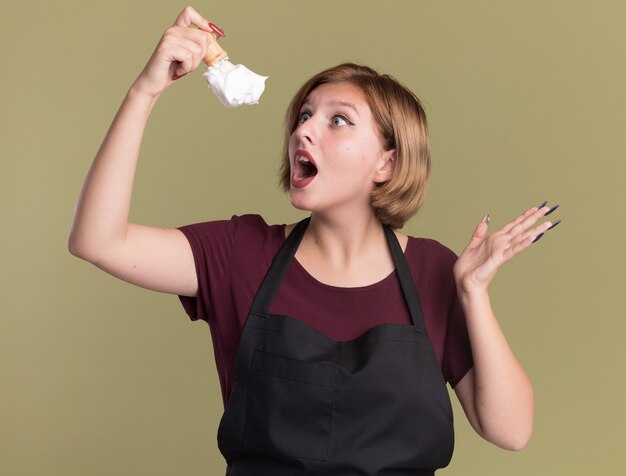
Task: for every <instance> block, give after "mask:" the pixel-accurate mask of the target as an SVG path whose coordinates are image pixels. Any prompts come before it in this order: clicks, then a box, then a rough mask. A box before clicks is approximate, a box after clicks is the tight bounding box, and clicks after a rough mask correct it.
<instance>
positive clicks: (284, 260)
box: [251, 217, 311, 314]
mask: <svg viewBox="0 0 626 476" xmlns="http://www.w3.org/2000/svg"><path fill="white" fill-rule="evenodd" d="M309 221H311V217H307V218H305V219H304V220H302V221H300V222H299V223H298V224H297V225H296V226H295V227H294V229H293V230H291V233H290V234H289V236H288V237H287V240H286V241H285V242H284V243H283V245H282V246H281V247H280V250H278V253H277V254H276V256H274V260H273V261H272V265H271V266H270V269H269V271H268V272H267V274H266V275H265V278H264V279H263V282H262V283H261V286H260V287H259V289H258V291H257V293H256V295H255V296H254V301H252V308H251V310H252V311H256V312H258V313H261V314H268V313H269V310H270V306H271V304H272V301H273V300H274V295H275V294H276V291H278V286H279V285H280V283H281V282H282V280H283V278H284V276H285V273H286V272H287V269H288V268H289V264H290V263H291V259H292V258H293V257H294V255H295V254H296V251H297V249H298V246H300V242H301V241H302V237H303V236H304V232H305V230H306V227H307V226H308V225H309Z"/></svg>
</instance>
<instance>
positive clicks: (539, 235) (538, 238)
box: [531, 233, 543, 245]
mask: <svg viewBox="0 0 626 476" xmlns="http://www.w3.org/2000/svg"><path fill="white" fill-rule="evenodd" d="M542 236H543V233H540V234H538V235H537V237H536V238H535V239H534V240H533V243H534V242H535V241H539V240H540V239H541V237H542ZM531 245H532V243H531Z"/></svg>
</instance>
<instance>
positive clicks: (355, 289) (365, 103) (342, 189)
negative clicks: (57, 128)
mask: <svg viewBox="0 0 626 476" xmlns="http://www.w3.org/2000/svg"><path fill="white" fill-rule="evenodd" d="M208 23H209V22H208V20H206V19H205V18H203V17H202V16H201V15H200V14H199V13H198V12H196V11H195V10H194V9H193V8H191V7H186V8H185V9H184V10H183V11H182V13H181V14H180V15H179V16H178V18H177V20H176V22H175V24H174V26H172V27H171V28H169V29H168V30H167V31H166V32H165V34H164V35H163V37H162V38H161V40H160V42H159V44H158V45H157V48H156V49H155V52H154V54H153V55H152V57H151V58H150V60H149V61H148V63H147V65H146V67H145V68H144V70H143V71H142V72H141V74H140V75H139V76H138V78H137V79H136V80H135V82H134V83H133V85H132V86H131V88H130V89H129V91H128V94H127V95H126V97H125V99H124V101H123V103H122V105H121V107H120V110H119V111H118V113H117V115H116V117H115V119H114V121H113V123H112V125H111V127H110V129H109V131H108V134H107V136H106V137H105V139H104V141H103V144H102V146H101V147H100V150H99V151H98V153H97V155H96V158H95V160H94V163H93V165H92V167H91V169H90V171H89V174H88V176H87V178H86V181H85V184H84V187H83V190H82V192H81V196H80V197H79V201H78V204H77V208H76V212H75V216H74V220H73V226H72V231H71V234H70V238H69V249H70V251H71V253H72V254H74V255H76V256H78V257H81V258H83V259H86V260H88V261H90V262H92V263H94V264H95V265H97V266H99V267H100V268H102V269H104V270H105V271H107V272H108V273H110V274H112V275H114V276H117V277H119V278H121V279H124V280H126V281H128V282H131V283H134V284H137V285H139V286H142V287H146V288H149V289H154V290H156V291H161V292H168V293H172V294H177V295H179V296H180V299H181V301H182V303H183V305H184V306H185V309H186V310H187V312H188V313H189V315H190V316H191V317H192V318H193V319H197V318H202V319H205V320H207V322H208V323H209V325H210V326H211V332H212V336H213V341H214V349H215V355H216V361H217V366H218V372H219V375H220V383H221V385H222V392H223V398H224V404H225V407H226V409H225V413H224V416H223V418H222V421H221V422H220V428H219V432H218V444H219V447H220V450H221V451H222V453H223V454H224V456H225V458H226V460H227V463H228V474H232V475H239V474H246V475H248V474H255V475H265V474H268V475H270V474H271V475H282V474H285V475H287V474H289V475H293V474H337V475H339V474H341V475H349V474H372V475H374V474H376V475H383V474H407V475H408V474H412V475H417V474H419V475H422V474H424V475H426V474H433V473H434V471H435V470H436V469H437V468H440V467H443V466H445V465H447V464H448V462H449V460H450V458H451V455H452V448H453V429H452V414H451V408H450V402H449V400H448V394H447V391H446V389H445V381H447V382H448V383H450V384H451V386H452V387H453V388H454V390H455V393H456V395H457V397H458V399H459V401H460V403H461V405H462V406H463V409H464V411H465V414H466V415H467V418H468V419H469V421H470V423H471V424H472V426H473V427H474V428H475V430H476V431H477V432H478V433H479V434H480V435H481V436H482V437H483V438H485V439H486V440H488V441H490V442H492V443H494V444H496V445H498V446H501V447H503V448H507V449H511V450H519V449H521V448H523V447H524V446H525V445H526V443H527V441H528V439H529V438H530V435H531V431H532V418H533V392H532V388H531V385H530V382H529V380H528V378H527V376H526V374H525V372H524V370H523V369H522V368H521V366H520V365H519V363H518V362H517V360H516V359H515V357H514V355H513V353H512V352H511V349H510V348H509V346H508V343H507V341H506V339H505V337H504V335H503V334H502V331H501V329H500V327H499V325H498V323H497V320H496V318H495V316H494V313H493V311H492V309H491V306H490V303H489V295H488V292H487V287H488V285H489V283H490V281H491V280H492V279H493V276H494V275H495V273H496V271H497V269H498V268H499V266H500V265H502V264H503V263H504V262H506V261H508V260H509V259H511V258H512V257H513V256H515V255H516V254H518V253H520V252H522V251H523V250H525V249H526V248H528V246H530V244H531V243H533V242H534V241H536V240H537V239H538V238H540V237H541V235H542V234H543V233H544V232H545V231H547V230H548V229H550V228H552V227H553V226H555V225H556V224H558V223H559V222H558V221H557V222H555V223H551V222H544V223H541V224H538V225H536V223H537V221H538V220H539V219H540V218H541V217H543V216H545V215H547V214H549V213H551V212H552V211H553V210H554V209H555V208H556V207H553V208H548V207H545V203H544V204H542V205H540V206H539V207H533V208H530V209H529V210H527V211H526V212H525V213H523V214H522V215H520V216H519V217H517V218H516V219H515V220H513V221H512V222H510V223H509V224H507V225H506V226H504V227H503V228H502V229H500V230H498V231H496V232H494V233H492V234H491V235H489V236H487V228H488V224H489V216H488V215H486V216H485V218H484V219H483V220H482V221H481V222H480V223H479V224H478V226H477V227H476V229H475V230H474V233H473V236H472V237H471V240H470V242H469V244H468V246H467V247H466V248H465V250H464V251H463V253H462V254H461V255H460V257H459V258H458V259H457V258H456V256H455V255H454V254H453V253H452V252H451V251H450V250H448V249H447V248H445V247H444V246H443V245H441V244H439V243H437V242H436V241H434V240H428V239H418V238H412V237H407V236H406V235H403V234H402V233H400V232H398V231H397V228H400V227H401V226H402V225H403V224H404V223H405V222H406V220H407V219H408V218H410V217H411V216H412V215H413V214H415V212H416V211H417V209H418V208H419V206H420V205H421V203H422V201H423V198H424V194H425V191H426V185H427V180H428V173H429V167H430V158H429V146H428V136H427V128H426V119H425V115H424V112H423V109H422V107H421V105H420V104H419V101H418V100H417V98H415V96H414V95H413V94H412V93H411V92H410V91H408V90H407V89H405V88H404V87H402V86H401V85H399V84H398V83H397V82H396V81H395V80H394V79H393V78H391V77H389V76H381V75H379V74H378V73H376V72H375V71H373V70H371V69H369V68H367V67H363V66H357V65H352V64H345V65H340V66H337V67H335V68H331V69H329V70H327V71H324V72H322V73H320V74H318V75H316V76H315V77H314V78H312V79H311V80H310V81H308V82H307V83H306V84H305V85H304V86H303V87H302V88H301V90H300V91H299V92H298V94H296V96H295V97H294V99H293V100H292V103H291V105H290V107H289V109H288V112H287V117H286V123H285V129H286V135H285V143H284V145H285V150H284V154H283V163H282V185H283V187H284V188H285V190H286V191H288V192H289V198H290V201H291V203H292V204H293V205H294V206H295V207H296V208H299V209H302V210H307V211H309V212H310V217H308V218H307V219H305V220H303V221H301V222H300V223H298V224H294V225H290V226H279V225H273V226H268V225H266V224H265V222H264V221H263V220H262V218H260V217H258V216H254V215H247V216H243V217H233V218H232V219H231V220H225V221H217V222H207V223H200V224H195V225H189V226H186V227H181V228H180V229H162V228H153V227H147V226H142V225H136V224H130V223H128V211H129V208H130V197H131V193H132V182H133V177H134V172H135V168H136V163H137V159H138V153H139V147H140V143H141V139H142V135H143V131H144V128H145V125H146V122H147V118H148V116H149V113H150V111H151V109H152V107H153V105H154V103H155V102H156V100H157V99H158V97H159V95H160V94H161V93H162V92H163V91H164V90H165V89H166V88H167V87H169V86H171V85H172V84H173V83H174V82H175V81H176V80H177V79H178V78H180V77H182V76H184V75H185V74H187V73H188V72H190V71H192V70H194V69H195V68H197V67H198V65H199V64H200V62H201V60H202V58H203V57H204V55H205V53H206V45H207V37H206V35H207V34H208V32H209V31H210V29H209V27H208ZM193 26H195V27H196V28H194V27H193ZM164 250H166V252H164ZM293 316H297V317H293Z"/></svg>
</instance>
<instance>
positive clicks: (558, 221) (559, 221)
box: [546, 220, 561, 231]
mask: <svg viewBox="0 0 626 476" xmlns="http://www.w3.org/2000/svg"><path fill="white" fill-rule="evenodd" d="M559 223H561V220H557V221H555V222H554V223H553V224H552V226H551V227H550V228H548V229H547V230H546V231H550V230H551V229H552V228H554V227H555V226H557V225H558V224H559Z"/></svg>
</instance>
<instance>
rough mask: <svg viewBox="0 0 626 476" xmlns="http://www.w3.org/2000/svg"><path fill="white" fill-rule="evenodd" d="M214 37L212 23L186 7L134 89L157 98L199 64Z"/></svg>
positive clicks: (153, 54) (157, 48)
mask: <svg viewBox="0 0 626 476" xmlns="http://www.w3.org/2000/svg"><path fill="white" fill-rule="evenodd" d="M191 25H194V26H196V27H197V28H193V27H192V26H191ZM211 34H213V33H211V29H210V28H209V21H208V20H207V19H206V18H204V17H203V16H202V15H200V14H199V13H198V12H197V11H196V10H194V9H193V8H192V7H191V6H187V7H185V9H184V10H183V11H182V12H180V15H178V18H176V21H175V22H174V24H173V25H172V26H171V27H170V28H168V29H167V30H165V33H163V36H162V37H161V40H160V41H159V43H158V44H157V46H156V48H155V50H154V53H152V56H151V57H150V59H149V60H148V63H147V64H146V66H145V67H144V69H143V71H142V72H141V73H140V74H139V76H138V77H137V79H136V80H135V82H134V83H133V85H132V87H131V89H133V90H135V91H137V92H140V93H142V94H146V95H148V96H150V97H153V98H156V97H158V96H159V95H160V94H161V93H162V92H163V91H165V89H167V88H168V87H169V86H171V85H172V84H173V83H174V82H175V81H176V80H177V79H179V78H180V77H181V76H184V75H185V74H187V73H189V72H190V71H193V70H194V69H196V68H197V67H198V66H199V65H200V62H201V61H202V60H203V58H204V56H205V55H206V52H207V48H208V35H211Z"/></svg>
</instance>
